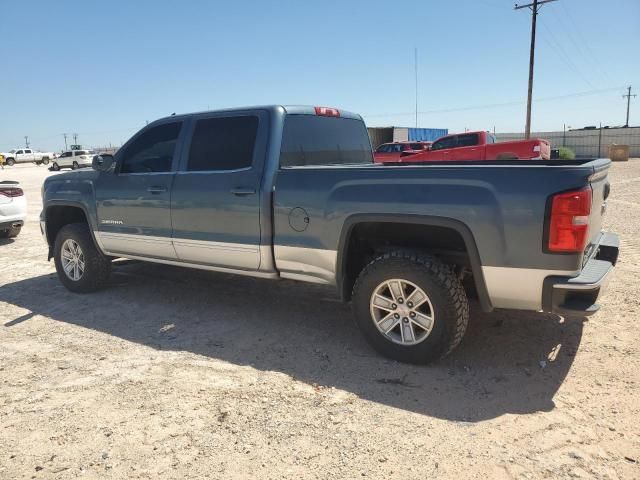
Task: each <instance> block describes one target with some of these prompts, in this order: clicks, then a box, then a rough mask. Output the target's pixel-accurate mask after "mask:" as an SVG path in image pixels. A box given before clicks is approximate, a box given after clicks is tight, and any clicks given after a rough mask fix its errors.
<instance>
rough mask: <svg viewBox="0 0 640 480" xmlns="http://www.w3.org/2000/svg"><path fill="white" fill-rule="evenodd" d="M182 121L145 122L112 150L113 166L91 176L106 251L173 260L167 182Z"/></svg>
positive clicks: (176, 155)
mask: <svg viewBox="0 0 640 480" xmlns="http://www.w3.org/2000/svg"><path fill="white" fill-rule="evenodd" d="M182 126H183V122H182V121H176V120H173V121H171V120H167V121H164V122H162V123H160V124H154V125H152V126H149V127H146V128H145V129H143V130H142V131H141V132H140V133H138V134H137V135H136V136H135V137H134V138H133V139H132V140H131V141H129V142H128V143H127V144H126V145H125V146H124V147H123V148H121V149H120V150H119V151H118V153H117V154H116V162H117V166H116V171H115V172H100V174H99V176H98V179H97V180H96V200H97V210H98V232H97V235H96V237H98V240H99V241H101V243H102V246H103V248H104V250H105V251H106V252H109V253H113V254H121V255H122V256H125V257H126V256H127V255H133V256H141V257H150V258H160V259H175V258H176V253H175V250H174V249H173V244H172V242H171V215H170V201H171V186H172V183H173V177H174V174H175V168H176V166H177V163H178V158H179V152H180V145H181V139H182V136H183V135H184V133H182V134H181V131H183V130H184V128H182Z"/></svg>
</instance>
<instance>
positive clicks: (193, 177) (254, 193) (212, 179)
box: [171, 111, 269, 270]
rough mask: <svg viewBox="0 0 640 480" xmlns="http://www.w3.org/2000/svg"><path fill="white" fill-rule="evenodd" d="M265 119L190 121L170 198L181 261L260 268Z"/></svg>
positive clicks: (239, 116)
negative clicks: (261, 184)
mask: <svg viewBox="0 0 640 480" xmlns="http://www.w3.org/2000/svg"><path fill="white" fill-rule="evenodd" d="M268 119H269V117H268V115H267V114H266V112H263V111H253V112H252V111H248V112H246V113H245V112H234V113H233V114H220V113H218V114H203V115H201V116H197V117H195V118H194V121H193V124H192V126H191V130H192V133H191V134H190V135H188V136H190V137H191V139H192V140H191V142H190V146H189V148H188V150H185V152H184V154H183V158H182V160H181V163H180V168H179V171H178V173H177V174H176V177H175V180H174V184H173V193H172V197H171V218H172V222H173V245H174V247H175V250H176V253H177V255H178V258H179V259H180V260H182V261H184V262H188V263H198V264H201V265H210V266H214V267H223V268H232V269H241V270H257V269H258V268H259V266H260V180H261V178H262V168H263V165H264V156H265V151H266V143H267V133H268Z"/></svg>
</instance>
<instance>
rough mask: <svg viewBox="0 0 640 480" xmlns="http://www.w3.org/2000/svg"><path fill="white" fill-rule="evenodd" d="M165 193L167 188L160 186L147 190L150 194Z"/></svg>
mask: <svg viewBox="0 0 640 480" xmlns="http://www.w3.org/2000/svg"><path fill="white" fill-rule="evenodd" d="M166 191H167V187H163V186H161V185H155V186H153V187H149V188H147V192H149V193H152V194H154V195H155V194H157V193H164V192H166Z"/></svg>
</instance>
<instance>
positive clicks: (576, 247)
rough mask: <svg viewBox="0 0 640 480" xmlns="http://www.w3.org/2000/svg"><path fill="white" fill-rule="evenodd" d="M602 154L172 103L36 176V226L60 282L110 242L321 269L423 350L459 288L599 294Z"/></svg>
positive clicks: (376, 333) (325, 114)
mask: <svg viewBox="0 0 640 480" xmlns="http://www.w3.org/2000/svg"><path fill="white" fill-rule="evenodd" d="M609 165H610V161H609V160H604V159H601V160H592V161H565V162H561V161H556V162H544V161H539V162H535V161H532V162H517V161H514V162H505V161H503V162H494V163H491V162H458V163H447V164H443V163H434V164H431V165H415V166H414V165H408V166H406V165H405V166H402V165H396V166H385V165H380V164H375V163H374V162H373V158H372V151H371V145H370V142H369V138H368V136H367V130H366V128H365V125H364V122H363V121H362V119H361V118H360V116H358V115H355V114H353V113H349V112H346V111H342V110H337V109H333V108H325V107H283V106H269V107H258V108H247V109H238V110H225V111H215V112H203V113H195V114H188V115H174V116H170V117H167V118H163V119H161V120H157V121H155V122H153V123H151V124H150V125H148V126H146V127H144V128H143V129H142V130H141V131H140V132H138V133H137V134H136V135H134V136H133V137H132V138H131V139H130V140H129V141H128V142H127V143H126V144H125V145H124V146H123V147H122V148H121V149H120V150H118V152H117V153H116V154H115V155H114V156H109V155H101V156H96V157H95V158H94V164H93V169H91V170H88V169H87V170H84V171H83V170H78V171H74V172H69V173H65V174H61V175H55V176H51V177H49V178H47V179H46V181H45V182H44V185H43V188H42V195H43V211H42V214H41V229H42V232H43V234H44V236H45V238H46V241H47V243H48V245H49V259H51V258H54V260H55V266H56V270H57V272H58V276H59V278H60V281H61V282H62V283H63V284H64V285H65V286H66V287H67V288H68V289H69V290H71V291H73V292H80V293H84V292H91V291H94V290H96V289H99V288H101V287H103V286H104V285H105V283H106V282H107V278H108V276H109V272H110V269H111V261H112V259H114V258H117V257H124V258H129V259H139V260H144V261H149V262H159V263H165V264H171V265H179V266H184V267H192V268H200V269H206V270H215V271H221V272H229V273H236V274H241V275H252V276H255V277H262V278H265V279H281V278H282V279H293V280H299V281H303V282H315V283H321V284H328V285H333V286H335V287H336V288H337V290H338V292H339V294H340V295H341V297H342V298H343V299H344V300H345V301H351V302H352V304H353V311H354V315H355V319H356V322H357V324H358V325H359V327H360V329H361V331H362V333H363V334H364V336H365V337H366V338H367V340H368V341H369V342H370V343H371V345H372V346H373V347H374V348H376V349H377V350H378V351H380V352H381V353H383V354H385V355H387V356H389V357H391V358H394V359H397V360H400V361H406V362H414V363H425V362H428V361H430V360H434V359H437V358H440V357H442V356H443V355H446V354H447V353H449V352H450V351H451V350H452V349H453V348H454V347H455V346H456V345H458V343H460V341H461V339H462V337H463V334H464V332H465V329H466V327H467V322H468V318H469V306H468V300H467V298H468V296H471V295H473V296H477V298H478V302H479V305H480V306H481V308H482V309H484V310H485V311H490V310H492V309H494V308H512V309H524V310H537V311H546V312H556V313H559V314H562V315H579V316H583V315H589V314H592V313H594V312H596V311H597V310H598V308H599V307H598V304H597V303H596V300H597V298H598V295H599V294H600V292H601V289H602V286H603V285H604V282H605V280H606V279H607V277H608V274H609V273H610V272H611V270H612V269H613V266H614V264H615V263H616V259H617V255H618V239H617V236H616V235H614V234H611V233H605V232H602V231H601V221H602V215H603V213H604V212H605V205H606V203H605V202H606V199H607V195H608V194H609V184H608V182H607V172H608V169H609ZM309 307H310V308H314V307H313V306H312V305H310V306H309Z"/></svg>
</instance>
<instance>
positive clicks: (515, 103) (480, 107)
mask: <svg viewBox="0 0 640 480" xmlns="http://www.w3.org/2000/svg"><path fill="white" fill-rule="evenodd" d="M621 88H624V87H622V86H617V87H611V88H601V89H596V90H586V91H582V92H575V93H568V94H564V95H555V96H551V97H542V98H538V99H536V102H549V101H555V100H563V99H567V98H575V97H585V96H589V95H598V94H601V93H607V92H613V91H619V90H620V89H621ZM518 105H522V100H513V101H509V102H501V103H489V104H484V105H470V106H467V107H455V108H442V109H435V110H422V111H419V112H418V113H419V114H420V115H428V114H432V113H452V112H465V111H468V110H484V109H490V108H500V107H512V106H518ZM414 114H415V112H396V113H372V114H363V115H362V116H363V117H366V118H375V117H400V116H408V115H414Z"/></svg>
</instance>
